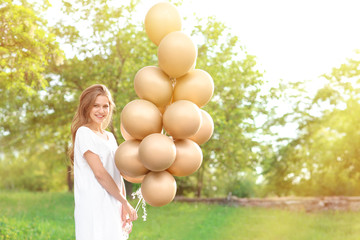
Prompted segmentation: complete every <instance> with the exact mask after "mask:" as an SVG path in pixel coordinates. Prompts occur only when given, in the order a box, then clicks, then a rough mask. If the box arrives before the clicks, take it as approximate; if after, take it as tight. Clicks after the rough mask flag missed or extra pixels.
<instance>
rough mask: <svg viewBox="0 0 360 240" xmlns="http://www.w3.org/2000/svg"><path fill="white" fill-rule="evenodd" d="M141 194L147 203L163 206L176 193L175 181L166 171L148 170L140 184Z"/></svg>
mask: <svg viewBox="0 0 360 240" xmlns="http://www.w3.org/2000/svg"><path fill="white" fill-rule="evenodd" d="M141 194H142V195H143V197H144V200H145V202H147V203H148V204H149V205H151V206H153V207H161V206H164V205H166V204H168V203H170V202H171V201H172V200H173V199H174V197H175V195H176V181H175V179H174V177H173V176H172V175H171V174H170V173H168V172H167V171H163V172H149V173H148V174H147V175H146V176H145V178H144V180H143V182H142V184H141Z"/></svg>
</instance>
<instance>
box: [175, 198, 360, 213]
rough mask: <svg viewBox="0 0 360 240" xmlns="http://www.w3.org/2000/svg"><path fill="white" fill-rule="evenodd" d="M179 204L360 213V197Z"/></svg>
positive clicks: (181, 199)
mask: <svg viewBox="0 0 360 240" xmlns="http://www.w3.org/2000/svg"><path fill="white" fill-rule="evenodd" d="M174 201H178V202H202V203H216V204H225V205H232V206H243V207H264V208H280V209H288V210H295V211H306V212H314V211H324V210H335V211H360V197H344V196H334V197H278V198H237V197H234V196H231V197H227V198H186V197H176V198H175V199H174Z"/></svg>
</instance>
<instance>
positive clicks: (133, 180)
mask: <svg viewBox="0 0 360 240" xmlns="http://www.w3.org/2000/svg"><path fill="white" fill-rule="evenodd" d="M121 175H122V176H123V178H124V179H125V180H126V181H128V182H131V183H142V181H143V180H144V178H145V176H146V175H141V176H138V177H129V176H126V175H124V174H121Z"/></svg>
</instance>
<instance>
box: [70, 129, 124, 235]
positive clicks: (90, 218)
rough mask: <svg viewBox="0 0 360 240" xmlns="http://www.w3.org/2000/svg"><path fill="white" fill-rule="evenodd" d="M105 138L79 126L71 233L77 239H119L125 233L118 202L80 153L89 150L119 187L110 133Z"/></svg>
mask: <svg viewBox="0 0 360 240" xmlns="http://www.w3.org/2000/svg"><path fill="white" fill-rule="evenodd" d="M105 132H106V134H107V136H108V140H105V139H103V138H101V137H100V136H98V135H96V134H95V133H94V132H93V131H92V130H91V129H90V128H87V127H85V126H82V127H80V128H79V129H78V130H77V132H76V137H75V146H74V198H75V211H74V217H75V234H76V239H77V240H123V239H128V234H127V233H126V232H125V231H124V230H123V228H122V224H123V222H122V219H121V203H120V202H119V201H117V200H116V199H115V198H114V197H113V196H111V195H110V194H109V193H108V192H107V191H106V190H105V189H104V188H103V187H102V186H101V185H100V183H99V182H98V181H97V179H96V178H95V176H94V173H93V171H92V170H91V168H90V166H89V164H88V163H87V161H86V159H85V158H84V153H85V152H87V151H91V152H93V153H95V154H97V155H98V156H99V157H100V160H101V162H102V164H103V165H104V167H105V169H106V170H107V171H108V173H109V174H110V175H111V176H112V178H113V179H114V181H115V183H116V184H117V186H118V188H119V189H120V190H121V189H122V187H123V186H122V183H123V180H122V177H121V175H120V173H119V171H118V170H117V168H116V165H115V161H114V155H115V151H116V149H117V147H118V145H117V143H116V140H115V137H114V135H113V134H112V133H111V132H108V131H105Z"/></svg>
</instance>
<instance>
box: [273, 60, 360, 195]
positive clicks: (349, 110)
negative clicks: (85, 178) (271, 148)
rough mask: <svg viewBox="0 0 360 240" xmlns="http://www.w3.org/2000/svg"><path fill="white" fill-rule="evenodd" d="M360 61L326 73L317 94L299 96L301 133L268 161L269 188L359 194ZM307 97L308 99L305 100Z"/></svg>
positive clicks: (287, 191) (280, 191) (300, 192)
mask: <svg viewBox="0 0 360 240" xmlns="http://www.w3.org/2000/svg"><path fill="white" fill-rule="evenodd" d="M359 69H360V61H359V60H356V59H352V60H349V61H348V62H347V63H345V64H342V65H341V66H340V67H338V68H334V69H333V70H332V72H331V74H325V75H324V76H323V77H324V79H325V80H326V84H325V85H324V87H323V88H321V89H319V90H318V91H317V94H316V95H315V96H314V97H312V98H307V99H304V98H300V96H304V95H303V94H300V95H298V100H299V101H298V102H297V105H296V108H295V111H294V114H292V116H294V115H297V116H300V117H299V118H297V119H300V121H299V129H298V132H299V136H298V137H297V138H296V139H294V140H293V141H291V142H290V143H289V144H288V145H286V146H284V147H282V148H281V149H280V150H279V151H278V152H277V154H276V155H274V157H273V159H272V160H271V161H270V162H268V165H267V170H268V180H269V191H272V192H274V193H276V194H280V195H281V194H290V193H292V194H298V195H358V194H359V193H360V191H359V186H360V185H359V177H360V165H359V161H358V159H359V157H360V152H359V147H358V146H359V144H360V131H359V127H360V125H359V123H360V118H359V114H358V112H359V110H360V88H359V87H360V70H359ZM304 102H306V104H304Z"/></svg>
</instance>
